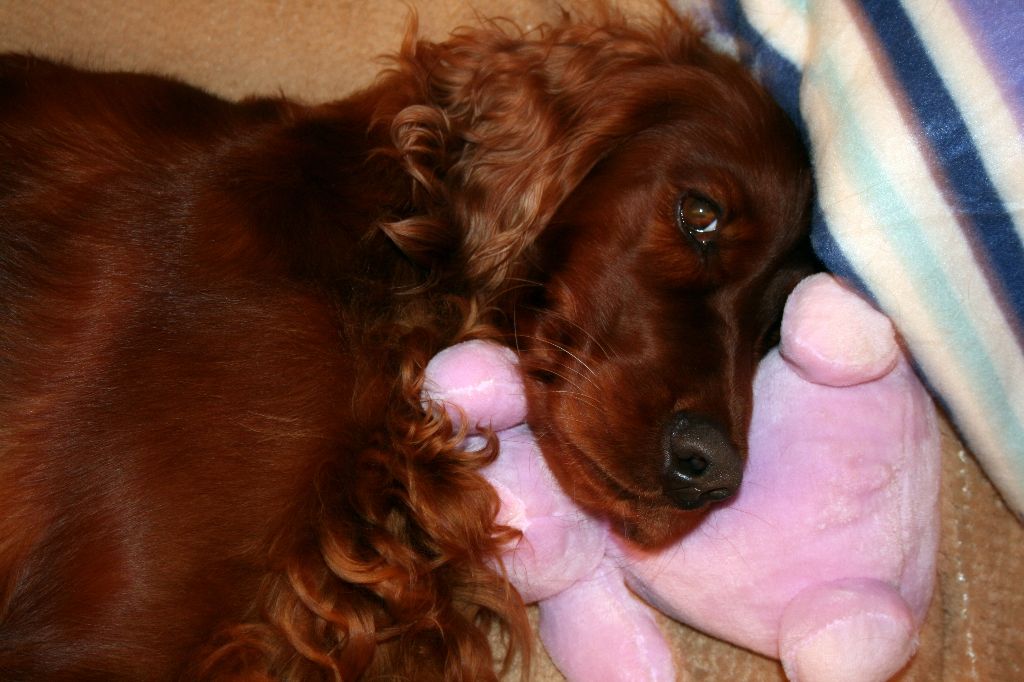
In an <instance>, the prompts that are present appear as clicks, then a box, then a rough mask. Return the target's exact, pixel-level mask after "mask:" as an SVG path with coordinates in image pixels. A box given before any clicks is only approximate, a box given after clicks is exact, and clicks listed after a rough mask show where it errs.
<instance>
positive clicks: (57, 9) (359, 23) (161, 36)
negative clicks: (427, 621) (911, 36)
mask: <svg viewBox="0 0 1024 682" xmlns="http://www.w3.org/2000/svg"><path fill="white" fill-rule="evenodd" d="M575 4H578V3H575ZM620 4H621V5H622V6H623V7H624V8H625V9H626V10H627V11H628V12H632V13H638V14H650V13H653V12H656V11H657V9H658V6H659V3H658V1H657V0H628V1H623V2H621V3H620ZM409 5H415V6H416V7H417V8H418V12H419V19H420V27H421V32H422V34H424V35H425V36H426V37H433V38H439V37H443V36H444V35H445V34H446V33H447V32H448V31H449V30H450V29H451V28H453V27H455V26H458V25H460V24H466V23H471V22H473V21H474V11H475V12H478V13H479V15H481V16H497V15H500V16H505V17H509V18H511V19H515V20H516V21H518V22H519V23H520V24H521V25H524V26H529V25H532V24H535V23H538V22H541V21H545V20H553V19H556V18H557V17H558V16H559V14H560V12H561V9H560V8H561V6H573V5H574V3H573V0H562V2H557V1H555V0H551V1H548V0H474V1H473V2H463V1H461V0H408V2H407V3H406V2H403V1H402V0H219V1H218V2H209V1H208V0H146V1H145V2H141V3H140V2H130V1H129V0H43V1H40V0H0V51H30V52H34V53H36V54H39V55H43V56H48V57H57V58H62V59H66V60H68V61H70V62H72V63H75V64H79V65H86V66H92V67H98V68H110V69H134V70H144V71H152V72H157V73H162V74H167V75H173V76H177V77H179V78H181V79H183V80H185V81H187V82H190V83H193V84H195V85H199V86H202V87H205V88H207V89H209V90H212V91H214V92H216V93H219V94H221V95H224V96H227V97H242V96H245V95H250V94H268V93H284V94H286V95H289V96H293V97H298V98H300V99H304V100H307V101H322V100H325V99H331V98H336V97H340V96H343V95H344V94H346V93H347V92H350V91H352V90H354V89H356V88H358V87H360V86H362V85H365V84H367V83H368V82H369V81H370V80H371V79H372V78H373V75H374V73H375V72H376V71H377V70H378V69H379V68H380V66H381V64H382V62H381V61H380V60H378V59H377V56H378V55H379V54H381V53H382V52H387V51H389V50H393V49H394V48H395V47H396V46H397V45H398V43H399V41H400V39H401V35H402V32H403V30H404V27H405V26H406V23H407V20H408V6H409ZM2 162H3V160H2V158H0V163H2ZM943 474H944V482H943V491H942V492H943V502H942V544H941V549H940V552H941V555H940V558H939V577H938V589H937V592H936V596H935V599H934V602H933V604H932V608H931V611H930V613H929V616H928V620H927V622H926V623H925V629H924V632H923V634H922V638H921V649H920V652H919V653H918V655H917V656H916V657H915V658H914V659H913V661H912V662H911V664H910V665H909V666H908V668H907V669H906V670H905V671H904V672H903V673H902V675H901V676H900V678H899V679H900V680H905V681H909V680H920V681H922V682H924V681H928V682H931V681H935V680H948V681H950V682H961V681H972V680H992V681H995V682H1001V681H1005V682H1012V681H1015V680H1024V528H1022V527H1021V526H1020V525H1019V524H1018V523H1017V522H1016V521H1015V520H1014V518H1013V517H1012V516H1011V515H1010V514H1009V512H1008V511H1007V509H1006V508H1005V506H1004V505H1003V504H1002V502H1001V501H1000V499H999V498H998V496H997V495H996V493H995V491H994V490H993V488H992V486H991V485H990V484H989V483H988V481H987V480H986V479H985V478H984V477H983V476H982V475H981V473H980V472H979V469H978V467H977V465H976V463H975V461H974V459H973V458H972V456H971V455H970V454H969V453H967V452H965V451H964V449H963V446H962V445H961V444H960V442H959V440H958V439H957V438H956V437H955V436H954V435H953V434H952V432H951V431H950V430H949V429H948V427H947V428H946V429H945V437H944V445H943ZM662 625H663V627H664V630H665V631H666V633H667V634H668V636H669V637H670V638H671V640H672V642H673V643H674V645H675V650H676V652H677V659H678V665H679V669H680V670H681V671H683V672H682V675H683V679H686V680H711V681H719V680H721V681H742V680H751V681H752V682H753V681H756V682H762V681H766V680H767V681H770V680H782V679H784V678H783V676H782V672H781V668H780V666H779V665H778V664H777V663H776V662H775V661H772V660H769V659H765V658H762V657H760V656H757V655H755V654H752V653H749V652H747V651H744V650H741V649H738V648H736V647H733V646H730V645H728V644H725V643H723V642H719V641H717V640H714V639H711V638H709V637H706V636H704V635H702V634H700V633H698V632H695V631H693V630H691V629H689V628H687V627H684V626H681V625H679V624H677V623H673V622H670V621H668V620H667V619H662ZM535 658H536V666H535V669H534V672H533V675H532V678H531V679H533V680H559V679H562V678H561V676H560V675H559V674H558V672H557V670H555V669H554V668H553V666H552V665H551V664H550V662H549V661H548V660H547V659H546V657H545V655H544V654H543V652H542V651H540V650H538V654H537V655H536V657H535Z"/></svg>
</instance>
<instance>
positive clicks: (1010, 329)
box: [680, 0, 1024, 519]
mask: <svg viewBox="0 0 1024 682" xmlns="http://www.w3.org/2000/svg"><path fill="white" fill-rule="evenodd" d="M680 4H682V3H680ZM718 20H719V23H720V28H723V29H724V30H725V31H726V32H727V34H728V35H729V36H731V37H732V38H733V39H734V40H735V42H736V43H737V44H738V46H739V49H740V54H741V56H743V57H744V58H746V59H748V61H749V62H750V63H751V65H752V66H753V67H754V70H755V72H756V73H758V74H759V77H760V78H761V80H762V82H764V83H765V84H766V85H767V86H768V87H769V88H770V89H771V90H772V91H773V92H774V93H775V95H776V97H777V98H778V99H779V101H780V102H782V103H783V106H784V107H786V108H787V109H788V110H789V112H790V113H791V115H793V117H794V119H795V120H797V121H799V122H800V125H801V126H802V129H803V131H804V133H805V135H806V139H807V141H808V143H809V146H810V149H811V154H812V157H813V161H814V166H815V175H816V179H817V185H818V195H817V205H816V207H815V208H816V210H815V218H814V227H813V240H814V245H815V249H816V250H817V252H818V255H819V256H820V257H821V259H822V260H823V262H824V263H825V265H826V267H828V268H829V269H830V270H832V271H833V272H835V273H837V274H839V275H842V276H844V277H846V278H847V279H848V280H850V281H852V282H854V283H855V284H856V285H857V286H859V287H860V288H861V289H862V290H863V291H865V292H866V293H867V294H868V295H869V296H870V297H872V298H873V299H874V300H875V301H876V302H877V304H878V305H879V307H880V308H881V309H882V310H883V311H885V312H886V313H887V314H888V315H889V316H890V317H891V318H892V319H893V321H894V322H895V324H896V326H897V327H898V329H899V330H900V332H901V333H902V335H903V337H904V339H905V341H906V344H907V346H908V348H909V349H910V351H911V353H912V355H913V357H914V360H915V362H916V363H917V366H918V368H919V369H920V371H921V373H922V375H923V377H924V379H925V381H926V382H927V383H928V384H929V386H930V387H931V388H932V390H933V392H934V394H935V396H936V397H937V398H938V400H939V401H940V402H941V403H942V404H944V406H945V407H946V409H947V411H948V412H949V414H950V415H951V416H952V418H953V420H954V422H955V423H956V425H957V426H958V428H959V430H960V432H961V434H962V435H963V437H964V439H965V441H966V442H967V444H968V445H969V446H970V447H971V449H972V450H973V451H974V452H975V454H976V455H977V456H978V459H979V460H980V462H981V464H982V466H983V467H984V468H985V470H986V472H987V473H988V475H989V477H990V478H991V479H992V481H993V482H994V483H995V484H996V486H997V487H998V488H999V490H1000V491H1001V493H1002V495H1003V498H1004V499H1005V500H1006V502H1007V503H1008V504H1009V506H1010V507H1011V508H1013V509H1014V510H1015V511H1016V513H1017V515H1018V517H1020V518H1022V519H1024V246H1022V240H1024V0H902V1H900V0H859V1H858V0H720V5H719V6H718Z"/></svg>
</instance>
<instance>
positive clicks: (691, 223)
mask: <svg viewBox="0 0 1024 682" xmlns="http://www.w3.org/2000/svg"><path fill="white" fill-rule="evenodd" d="M721 214H722V209H720V208H719V207H718V205H717V204H716V203H715V202H713V201H711V200H710V199H708V198H707V197H703V196H701V195H699V194H694V193H691V192H688V193H686V194H684V195H683V196H682V197H680V198H679V208H678V210H677V220H678V222H679V229H681V230H683V231H684V232H686V233H687V234H688V235H690V237H692V238H693V239H695V240H696V241H697V243H698V244H701V245H704V244H707V243H708V242H710V241H711V240H712V239H714V238H715V233H716V232H718V219H719V218H720V217H721Z"/></svg>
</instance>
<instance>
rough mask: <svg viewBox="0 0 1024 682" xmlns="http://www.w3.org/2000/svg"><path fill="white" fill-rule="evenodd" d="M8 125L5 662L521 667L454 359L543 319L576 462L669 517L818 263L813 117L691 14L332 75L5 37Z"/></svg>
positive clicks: (559, 456) (425, 670) (573, 476)
mask: <svg viewBox="0 0 1024 682" xmlns="http://www.w3.org/2000/svg"><path fill="white" fill-rule="evenodd" d="M723 120H724V121H727V124H726V125H723ZM0 148H2V149H4V155H5V159H4V163H3V165H2V166H0V217H2V218H0V300H2V303H3V308H2V317H0V348H2V349H3V353H2V355H0V385H2V386H3V387H4V391H3V394H2V397H0V500H2V501H0V507H2V512H3V513H2V514H0V577H2V580H0V673H2V674H0V676H2V677H3V678H4V679H8V680H18V679H47V680H71V679H74V680H82V679H93V678H95V679H104V680H111V679H131V680H137V679H154V680H164V679H176V678H180V679H218V680H221V679H239V680H260V679H267V680H271V679H282V680H345V681H350V680H356V679H361V678H365V679H378V678H380V679H407V680H417V681H422V680H442V679H444V680H487V679H495V678H496V677H497V675H498V674H499V672H500V671H499V669H498V668H497V667H496V663H495V657H494V654H493V653H492V650H491V646H490V640H489V636H490V635H491V633H492V630H494V629H495V628H497V629H498V630H499V631H500V632H503V633H504V636H505V641H506V644H507V651H506V653H507V654H508V656H507V657H505V658H504V661H505V662H506V663H508V661H509V660H511V657H512V656H514V655H515V654H516V653H517V652H520V653H521V652H523V651H524V650H525V649H526V648H527V647H524V644H525V642H526V641H527V639H528V636H529V634H528V626H527V623H526V620H525V616H524V610H523V605H522V604H521V602H520V600H519V598H518V596H517V595H516V594H515V593H514V592H513V591H512V589H511V588H510V587H509V586H508V584H507V583H506V581H505V580H504V579H503V576H502V569H501V566H500V561H499V557H500V554H501V550H502V548H503V547H506V546H507V545H508V543H509V542H511V541H513V540H514V537H515V534H514V533H513V532H512V531H511V530H510V529H507V528H503V527H500V526H497V525H496V524H495V517H496V514H497V508H498V499H497V496H496V494H495V492H494V491H493V490H492V489H491V488H490V486H489V485H488V484H487V483H486V482H485V480H484V479H483V477H482V476H481V475H480V468H481V467H482V466H484V465H486V463H487V462H489V461H490V460H491V459H492V458H493V457H494V456H495V454H496V453H495V448H494V446H493V444H491V445H489V446H487V447H485V448H484V449H482V450H479V451H467V450H466V449H464V448H463V447H462V445H461V442H462V436H463V434H462V433H458V432H455V431H453V428H452V425H451V423H450V421H449V420H448V419H447V418H446V417H445V416H444V414H443V412H442V411H441V410H439V409H438V408H437V407H436V406H432V405H425V404H424V403H423V402H422V401H421V397H420V389H421V387H422V382H423V371H424V368H425V366H426V363H427V361H428V360H429V358H430V357H431V356H432V355H433V354H434V353H436V352H437V351H438V350H440V349H441V348H443V347H445V346H447V345H450V344H452V343H454V342H456V341H459V340H462V339H465V338H472V337H488V338H494V339H499V340H502V341H506V342H508V343H509V344H511V345H514V346H516V347H517V348H518V349H519V351H520V352H521V354H522V357H523V366H524V371H525V373H526V378H527V385H528V392H529V398H530V403H531V413H530V419H531V423H532V424H533V425H534V426H535V428H536V429H537V432H538V437H539V438H540V440H541V442H542V444H543V445H544V447H545V455H546V456H547V457H548V458H549V459H550V460H551V461H552V467H553V469H555V471H556V473H558V475H559V476H561V477H562V478H563V481H564V482H565V483H566V485H567V488H568V489H570V491H571V492H572V493H573V494H574V495H576V496H577V499H578V500H579V501H580V503H581V504H583V505H584V506H586V507H588V508H589V509H591V510H592V511H594V512H595V513H598V514H605V515H607V516H608V517H609V518H610V519H611V520H612V522H613V523H615V524H616V527H617V528H620V529H621V532H623V533H624V534H626V535H628V536H630V537H632V538H634V539H636V540H638V541H641V542H648V543H651V544H656V543H657V542H660V541H663V540H665V539H666V538H668V537H670V536H671V535H672V534H674V533H678V532H680V530H681V529H683V528H684V527H685V526H686V524H687V523H689V522H690V521H689V520H690V519H692V518H693V514H692V513H690V512H687V511H684V510H681V509H680V508H679V505H678V504H676V502H675V501H673V500H672V499H669V498H668V497H666V495H667V493H666V492H665V490H664V489H663V488H664V484H663V482H662V479H661V478H660V477H662V476H663V472H662V469H663V467H664V466H665V465H664V461H663V460H664V457H665V450H664V447H665V446H664V445H663V444H662V443H661V441H660V439H661V435H660V434H661V433H662V431H663V430H664V424H665V423H666V421H670V420H671V419H674V418H675V417H673V415H676V414H678V413H679V412H680V411H682V410H686V411H699V412H701V413H702V414H704V415H706V416H708V418H709V419H714V421H715V422H716V423H717V424H718V427H717V428H718V429H719V431H720V432H721V433H722V434H723V435H722V438H723V439H727V440H729V441H730V442H732V444H733V446H735V447H736V448H738V449H742V446H743V442H744V440H743V439H744V437H745V435H744V434H745V427H746V422H745V420H746V419H747V418H748V413H749V390H750V387H749V383H750V378H751V374H752V370H753V363H754V361H755V358H756V356H757V353H758V349H759V348H761V347H762V346H763V345H764V342H765V338H766V335H767V334H768V330H769V328H770V326H771V323H772V320H773V319H775V317H776V316H777V313H778V308H779V305H780V303H781V300H782V297H783V296H784V293H785V290H786V287H787V286H788V285H789V283H791V281H792V279H793V276H794V274H795V273H796V272H798V270H799V268H800V266H799V265H798V264H796V261H795V260H794V258H793V255H792V254H793V249H794V244H796V242H797V239H798V237H799V236H800V234H801V230H802V227H803V225H804V211H805V207H806V199H807V177H806V162H805V159H804V158H803V156H802V153H801V152H800V149H799V143H798V142H797V140H796V137H795V135H794V133H793V132H792V130H791V128H790V127H789V125H788V123H786V122H785V120H784V118H783V117H782V115H781V114H780V113H779V112H778V110H777V109H776V108H775V107H774V105H772V104H771V102H770V101H769V100H768V99H767V98H766V97H765V96H764V94H763V93H762V92H761V91H760V90H759V89H758V88H757V87H756V86H755V85H754V84H753V82H752V81H751V80H750V79H749V77H747V76H746V75H744V74H743V73H742V71H741V70H740V69H739V68H738V67H737V66H736V65H734V64H733V63H732V62H730V61H729V60H727V59H725V58H723V57H720V56H717V55H715V54H713V53H711V52H710V51H709V50H707V49H706V48H705V47H703V46H702V45H701V43H700V40H699V37H698V36H697V35H696V34H695V33H694V32H693V31H692V30H691V29H690V28H689V27H688V26H686V25H683V24H680V23H679V22H674V21H666V22H665V23H664V24H663V25H660V26H655V27H639V28H637V27H630V26H627V25H626V24H625V23H624V22H623V21H621V20H619V19H615V18H613V17H605V18H604V20H602V21H600V22H596V23H594V22H576V21H570V20H567V21H566V22H565V23H564V24H563V25H559V26H554V27H545V28H542V29H538V30H537V31H534V32H530V33H524V32H521V31H519V30H518V29H517V28H515V27H513V26H510V25H506V24H504V23H502V22H490V23H487V24H486V25H485V26H483V27H482V28H475V29H467V30H463V31H460V32H457V33H456V34H455V35H453V36H452V37H451V39H449V40H448V41H446V42H444V43H440V44H431V43H425V42H420V41H417V40H416V39H415V36H414V35H413V34H412V33H410V36H409V37H408V39H407V40H406V42H405V44H404V46H403V48H402V50H401V52H400V53H399V55H398V56H397V57H396V61H395V65H394V67H393V68H392V69H391V70H390V71H388V72H387V73H385V74H384V75H383V76H382V78H381V80H380V81H379V82H378V83H377V84H376V85H374V86H373V87H371V88H369V89H368V90H366V91H364V92H360V93H357V94H355V95H353V96H351V97H350V98H348V99H345V100H343V101H340V102H335V103H331V104H325V105H321V106H303V105H299V104H296V103H293V102H289V101H284V100H253V101H246V102H242V103H228V102H225V101H222V100H219V99H216V98H214V97H212V96H209V95H207V94H204V93H202V92H200V91H197V90H195V89H192V88H189V87H187V86H184V85H180V84H177V83H173V82H171V81H168V80H164V79H160V78H155V77H151V76H140V75H131V74H93V73H84V72H80V71H76V70H73V69H71V68H68V67H64V66H59V65H54V64H50V63H46V62H43V61H40V60H36V59H32V58H26V57H15V56H8V57H4V58H2V59H0ZM694 192H698V193H699V195H700V196H701V197H705V198H709V199H708V200H709V201H712V204H713V205H715V206H716V207H717V208H719V209H721V211H722V214H721V221H722V227H723V229H722V230H721V232H722V234H721V238H720V239H718V241H716V242H713V243H711V242H708V243H702V244H697V243H696V242H694V238H693V235H687V234H686V232H685V229H684V228H685V225H682V226H681V223H680V219H679V213H678V200H679V197H680V196H690V195H691V194H692V193H694ZM702 239H703V237H702ZM709 244H710V246H709ZM612 395H614V396H616V397H617V399H618V401H619V402H616V403H614V407H613V403H611V402H610V401H609V400H608V396H612ZM648 441H650V442H648ZM654 441H657V442H654ZM669 497H670V496H669Z"/></svg>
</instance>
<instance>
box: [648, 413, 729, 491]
mask: <svg viewBox="0 0 1024 682" xmlns="http://www.w3.org/2000/svg"><path fill="white" fill-rule="evenodd" d="M664 442H665V447H664V450H665V468H664V471H663V473H662V487H663V489H664V491H665V496H666V497H668V498H669V499H670V500H671V501H672V503H673V504H675V505H676V506H677V507H679V508H681V509H697V508H698V507H701V506H703V505H705V504H708V503H710V502H717V501H719V500H724V499H726V498H728V497H732V495H733V493H735V492H736V490H737V488H739V485H740V480H741V479H742V478H743V460H742V459H741V458H740V455H739V453H738V452H736V448H734V447H733V446H732V444H731V443H730V442H729V439H728V438H727V437H726V435H725V434H724V433H722V431H721V429H719V428H718V427H717V426H715V425H714V424H713V423H711V422H710V421H708V420H707V419H705V418H703V417H700V416H697V415H695V414H692V413H689V412H677V413H676V414H674V415H672V418H671V419H669V421H668V424H666V426H665V441H664Z"/></svg>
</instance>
